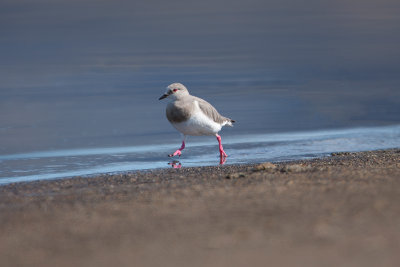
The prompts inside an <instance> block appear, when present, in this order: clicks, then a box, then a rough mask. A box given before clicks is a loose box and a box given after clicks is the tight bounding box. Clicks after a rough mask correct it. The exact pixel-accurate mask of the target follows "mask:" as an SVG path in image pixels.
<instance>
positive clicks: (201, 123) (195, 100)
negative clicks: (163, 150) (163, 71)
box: [159, 83, 235, 164]
mask: <svg viewBox="0 0 400 267" xmlns="http://www.w3.org/2000/svg"><path fill="white" fill-rule="evenodd" d="M164 98H167V99H169V100H171V101H170V102H169V103H168V104H167V107H166V111H165V113H166V116H167V119H168V121H169V122H170V123H171V124H172V126H173V127H174V128H175V129H177V130H178V131H179V132H181V134H182V145H181V147H180V148H179V149H177V150H176V151H175V152H174V153H172V154H170V155H168V156H169V157H174V156H179V157H180V156H181V154H182V150H183V149H184V148H185V141H186V137H187V136H188V135H192V136H201V135H209V136H215V137H216V138H217V141H218V146H219V153H220V158H221V164H222V159H224V161H223V162H225V158H226V157H227V156H228V155H227V154H226V153H225V151H224V148H223V146H222V140H221V136H220V135H219V134H218V133H219V131H221V128H222V127H223V126H225V125H227V126H233V123H234V122H235V121H234V120H232V119H230V118H227V117H224V116H222V115H221V114H219V113H218V111H217V110H216V109H215V108H214V107H213V106H212V105H211V104H210V103H208V102H207V101H205V100H204V99H201V98H199V97H196V96H193V95H191V94H190V93H189V91H188V89H187V88H186V87H185V86H184V85H183V84H181V83H172V84H170V85H168V86H167V88H166V91H165V93H164V94H163V95H162V96H161V97H160V98H159V100H162V99H164Z"/></svg>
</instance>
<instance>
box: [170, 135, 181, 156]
mask: <svg viewBox="0 0 400 267" xmlns="http://www.w3.org/2000/svg"><path fill="white" fill-rule="evenodd" d="M184 148H185V138H183V141H182V146H181V148H179V149H178V150H177V151H175V152H174V154H170V155H168V157H173V156H176V155H178V156H179V157H180V156H181V154H182V153H181V151H182V150H183V149H184Z"/></svg>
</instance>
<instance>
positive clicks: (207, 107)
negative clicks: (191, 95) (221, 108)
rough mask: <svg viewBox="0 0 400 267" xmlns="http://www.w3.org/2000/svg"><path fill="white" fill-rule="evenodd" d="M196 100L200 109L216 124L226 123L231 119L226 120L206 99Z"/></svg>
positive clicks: (197, 98)
mask: <svg viewBox="0 0 400 267" xmlns="http://www.w3.org/2000/svg"><path fill="white" fill-rule="evenodd" d="M195 100H197V102H198V103H199V107H200V109H201V111H202V112H203V113H204V114H205V115H206V116H207V117H209V118H211V119H212V120H213V121H215V122H216V123H221V124H222V123H224V122H226V121H228V120H230V119H228V118H225V117H224V116H222V115H221V114H219V113H218V111H217V110H216V109H215V108H214V107H213V106H212V105H211V104H210V103H208V102H207V101H205V100H204V99H201V98H199V97H196V98H195Z"/></svg>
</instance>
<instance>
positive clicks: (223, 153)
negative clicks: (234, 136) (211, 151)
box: [215, 134, 228, 157]
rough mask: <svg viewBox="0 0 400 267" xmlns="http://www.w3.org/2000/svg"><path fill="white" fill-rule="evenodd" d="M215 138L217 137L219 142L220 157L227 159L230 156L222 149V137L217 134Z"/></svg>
mask: <svg viewBox="0 0 400 267" xmlns="http://www.w3.org/2000/svg"><path fill="white" fill-rule="evenodd" d="M215 136H216V137H217V140H218V144H219V154H220V156H221V157H227V156H228V155H227V154H226V153H225V151H224V148H223V147H222V142H221V136H219V135H218V134H216V135H215Z"/></svg>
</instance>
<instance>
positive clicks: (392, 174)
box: [0, 149, 400, 266]
mask: <svg viewBox="0 0 400 267" xmlns="http://www.w3.org/2000/svg"><path fill="white" fill-rule="evenodd" d="M399 167H400V150H398V149H395V150H387V151H375V152H360V153H336V154H335V155H334V156H332V157H327V158H323V159H315V160H309V161H297V162H290V163H281V164H276V165H272V164H264V165H258V166H255V165H245V166H240V165H235V166H221V167H196V168H183V169H169V170H161V171H154V172H150V173H144V174H141V173H136V174H126V175H114V176H111V175H103V176H99V177H96V178H91V179H88V178H79V177H77V178H74V179H64V180H57V181H41V182H32V183H19V184H9V185H5V186H1V187H0V212H1V214H2V216H1V217H0V250H1V251H2V253H1V255H0V265H2V266H27V265H29V266H55V265H57V266H110V265H114V266H245V265H246V266H266V265H267V264H268V265H273V266H294V265H296V266H398V262H399V261H400V255H399V254H398V251H399V249H400V229H399V227H398V226H399V225H400V205H399V203H400V180H399V179H398V178H399V177H400V168H399Z"/></svg>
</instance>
